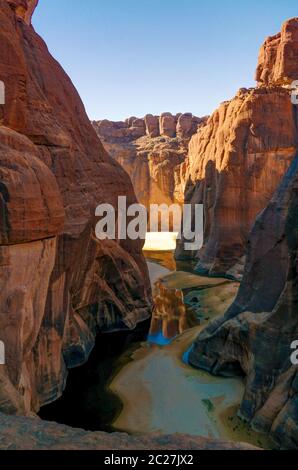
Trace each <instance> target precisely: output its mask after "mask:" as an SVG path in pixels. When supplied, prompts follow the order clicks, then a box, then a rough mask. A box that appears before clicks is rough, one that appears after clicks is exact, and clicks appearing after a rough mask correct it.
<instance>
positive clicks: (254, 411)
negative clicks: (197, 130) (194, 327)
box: [190, 156, 298, 449]
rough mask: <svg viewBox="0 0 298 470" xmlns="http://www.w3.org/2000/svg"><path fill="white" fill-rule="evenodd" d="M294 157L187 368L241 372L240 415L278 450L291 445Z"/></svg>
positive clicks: (296, 283)
mask: <svg viewBox="0 0 298 470" xmlns="http://www.w3.org/2000/svg"><path fill="white" fill-rule="evenodd" d="M297 260H298V156H297V157H296V158H295V160H294V161H293V163H292V165H291V167H290V169H289V171H288V172H287V174H286V176H285V177H284V179H283V182H282V184H281V186H280V188H279V189H278V190H277V192H276V193H275V195H274V197H273V198H272V201H271V202H270V204H269V205H268V207H267V208H266V209H265V210H264V211H263V212H262V214H261V215H260V216H259V217H258V218H257V220H256V223H255V225H254V227H253V229H252V232H251V234H250V238H249V242H248V256H247V262H246V265H245V271H244V277H243V281H242V283H241V286H240V289H239V293H238V296H237V298H236V300H235V302H234V303H233V304H232V305H231V307H230V308H229V309H228V310H227V312H226V313H225V315H224V316H223V317H221V318H219V319H218V320H217V321H215V322H214V323H213V324H211V325H210V326H209V327H208V328H207V329H206V330H205V331H204V332H203V333H201V335H200V336H199V337H198V339H197V341H196V343H195V344H194V347H193V350H192V352H191V354H190V363H191V364H193V365H194V366H196V367H200V368H203V369H205V370H208V371H210V372H211V373H212V374H219V375H225V376H232V375H235V374H238V373H240V372H242V373H244V374H245V375H246V389H245V395H244V398H243V401H242V404H241V408H240V415H241V416H242V417H243V418H244V419H246V420H248V421H249V422H251V424H252V426H254V427H255V428H257V429H260V430H261V431H265V432H270V433H271V435H272V436H273V438H274V439H275V440H276V442H277V443H278V444H279V445H280V446H282V447H284V448H291V449H297V448H298V441H297V436H298V367H297V366H295V365H292V363H291V360H290V358H291V354H292V352H293V351H292V349H291V344H292V342H293V341H295V340H297V339H298V261H297Z"/></svg>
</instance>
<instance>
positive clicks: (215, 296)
mask: <svg viewBox="0 0 298 470" xmlns="http://www.w3.org/2000/svg"><path fill="white" fill-rule="evenodd" d="M147 262H148V267H149V272H150V277H151V282H152V287H153V293H154V300H155V311H154V314H153V319H152V323H151V329H150V334H149V336H148V340H147V341H145V342H143V343H141V344H140V345H139V347H138V348H136V349H135V350H134V351H133V352H132V353H131V356H130V361H129V363H127V364H126V365H125V366H123V367H122V368H121V369H120V370H119V372H118V373H117V374H116V375H115V376H114V378H113V379H112V380H111V382H110V384H109V391H110V392H112V393H113V395H114V396H117V397H118V398H120V400H121V402H122V409H121V411H120V412H119V414H118V416H116V417H115V419H114V421H113V422H112V425H113V427H114V428H116V429H120V430H124V431H127V432H131V433H148V432H157V431H159V432H163V433H176V432H180V433H188V434H192V435H198V436H207V437H215V438H229V439H232V440H235V441H244V442H249V443H252V444H255V445H258V446H262V447H264V448H271V443H270V442H269V440H268V439H267V438H266V437H265V436H263V435H260V434H257V433H255V432H253V431H251V430H250V429H249V427H248V426H247V425H246V424H245V423H243V422H242V421H241V420H240V419H239V418H238V417H237V408H238V406H239V404H240V402H241V399H242V396H243V392H244V382H243V380H242V379H239V378H235V379H234V378H220V377H213V376H211V375H210V374H208V373H205V372H203V371H199V370H196V369H194V368H192V367H190V366H189V365H188V363H187V351H188V350H189V348H190V347H191V345H192V343H193V341H194V339H195V338H196V336H197V335H198V333H199V332H200V331H201V329H202V328H203V327H204V326H206V325H207V324H208V322H209V321H210V320H211V319H212V318H214V317H215V316H217V315H219V314H221V313H223V312H224V311H225V310H226V308H227V306H228V305H229V304H230V303H231V302H232V301H233V299H234V297H235V295H236V293H237V290H238V287H239V286H238V284H237V283H235V282H231V281H227V280H226V279H214V278H212V279H210V278H207V277H202V276H198V275H196V274H195V273H194V272H193V270H192V266H190V265H189V264H187V263H186V264H185V263H184V264H183V263H179V264H178V265H176V263H175V261H174V259H173V255H172V253H153V252H150V254H147ZM119 360H120V361H121V357H120V358H119Z"/></svg>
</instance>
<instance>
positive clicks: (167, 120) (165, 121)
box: [159, 113, 177, 137]
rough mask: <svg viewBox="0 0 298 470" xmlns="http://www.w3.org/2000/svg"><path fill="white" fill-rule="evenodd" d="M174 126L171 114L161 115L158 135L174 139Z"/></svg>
mask: <svg viewBox="0 0 298 470" xmlns="http://www.w3.org/2000/svg"><path fill="white" fill-rule="evenodd" d="M176 125H177V123H176V119H175V117H174V116H173V115H172V114H171V113H163V114H161V116H160V120H159V127H160V135H165V136H167V137H175V136H176Z"/></svg>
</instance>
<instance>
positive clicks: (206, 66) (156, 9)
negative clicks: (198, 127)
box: [33, 0, 298, 120]
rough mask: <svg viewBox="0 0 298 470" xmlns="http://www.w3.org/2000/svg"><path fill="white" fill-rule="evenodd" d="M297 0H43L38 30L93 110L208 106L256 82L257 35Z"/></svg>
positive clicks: (106, 113)
mask: <svg viewBox="0 0 298 470" xmlns="http://www.w3.org/2000/svg"><path fill="white" fill-rule="evenodd" d="M293 16H298V3H297V0H238V1H237V0H205V1H202V0H40V3H39V6H38V9H37V10H36V12H35V14H34V18H33V24H34V27H35V29H36V30H37V32H38V33H40V34H41V35H42V37H43V38H44V39H45V40H46V42H47V44H48V46H49V49H50V51H51V53H52V54H53V55H54V57H55V58H56V59H57V60H58V61H59V62H60V63H61V64H62V66H63V67H64V69H65V70H66V71H67V73H68V74H69V75H70V77H71V78H72V80H73V82H74V84H75V86H76V87H77V89H78V91H79V93H80V95H81V97H82V99H83V101H84V104H85V106H86V109H87V112H88V115H89V117H90V118H91V119H103V118H108V119H112V120H121V119H124V118H126V117H128V116H138V117H141V116H144V115H145V114H147V113H152V114H160V113H161V112H164V111H170V112H173V113H176V112H192V113H193V114H196V115H199V116H200V115H205V114H210V113H211V112H212V111H213V110H214V109H215V108H216V107H217V106H218V104H219V103H220V102H221V101H224V100H226V99H229V98H231V97H233V96H234V94H235V93H236V91H237V90H238V88H240V87H249V86H253V85H254V71H255V68H256V63H257V56H258V50H259V47H260V45H261V43H262V42H263V40H264V38H265V37H266V36H268V35H273V34H275V33H277V32H278V31H279V30H280V26H281V24H282V23H283V21H284V20H286V19H287V18H290V17H293Z"/></svg>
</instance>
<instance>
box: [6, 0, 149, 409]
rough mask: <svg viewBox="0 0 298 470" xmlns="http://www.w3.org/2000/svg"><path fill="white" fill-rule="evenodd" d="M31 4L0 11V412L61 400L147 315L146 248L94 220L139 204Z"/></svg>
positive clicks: (20, 3) (9, 4)
mask: <svg viewBox="0 0 298 470" xmlns="http://www.w3.org/2000/svg"><path fill="white" fill-rule="evenodd" d="M36 3H37V2H36V1H21V0H20V1H15V0H14V1H6V0H0V24H1V29H0V44H1V48H0V77H1V80H2V81H3V82H4V83H5V88H6V104H5V106H1V107H0V123H1V125H0V341H3V342H4V344H5V353H6V364H5V366H0V384H1V387H0V388H1V391H0V408H1V409H2V410H4V411H7V412H10V413H29V412H30V411H32V410H33V411H37V410H39V408H40V406H42V405H43V404H46V403H48V402H50V401H52V400H55V399H56V398H57V397H58V396H60V395H61V393H62V391H63V388H64V385H65V380H66V377H67V369H68V368H71V367H75V366H77V365H80V364H82V363H83V362H84V361H86V360H87V359H88V356H89V354H90V351H91V349H92V347H93V344H94V338H95V336H96V333H97V331H99V330H105V331H108V330H110V329H118V328H134V327H135V326H136V324H137V323H138V322H141V321H143V320H144V319H146V318H148V317H149V316H150V314H151V295H150V286H149V280H148V272H147V267H146V264H145V261H144V258H143V255H142V245H143V243H142V242H132V241H126V240H123V241H121V242H120V241H118V240H116V241H109V242H99V241H98V240H97V239H96V237H95V234H94V228H95V225H96V219H95V208H96V207H97V205H98V204H100V203H110V204H112V205H113V206H115V207H116V205H117V202H118V196H119V195H126V196H127V200H128V203H129V204H131V203H134V202H136V198H135V194H134V191H133V187H132V184H131V182H130V180H129V178H128V176H127V174H126V173H125V171H124V170H123V169H122V168H121V167H120V165H118V163H117V162H115V161H114V160H113V159H112V158H110V157H109V155H108V154H107V152H106V151H105V150H104V148H103V146H102V145H101V143H100V141H99V139H98V137H97V135H96V133H95V131H94V129H93V128H92V126H91V124H90V122H89V120H88V117H87V115H86V113H85V110H84V107H83V104H82V102H81V100H80V98H79V96H78V94H77V92H76V90H75V88H74V87H73V85H72V83H71V81H70V79H69V77H68V76H67V75H66V74H65V72H64V71H63V70H62V68H61V67H60V65H59V64H58V63H57V62H56V61H55V60H54V59H53V58H52V56H51V55H50V54H49V52H48V49H47V47H46V45H45V43H44V42H43V40H42V39H41V38H40V37H39V36H38V35H37V34H36V33H35V31H34V29H33V27H32V26H31V25H30V21H31V14H32V12H33V10H34V7H35V6H36Z"/></svg>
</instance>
